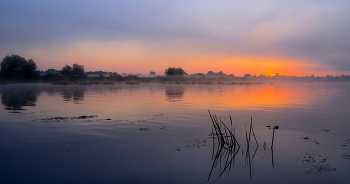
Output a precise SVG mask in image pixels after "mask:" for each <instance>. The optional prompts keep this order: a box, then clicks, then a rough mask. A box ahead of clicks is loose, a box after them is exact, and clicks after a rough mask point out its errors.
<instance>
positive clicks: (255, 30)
mask: <svg viewBox="0 0 350 184" xmlns="http://www.w3.org/2000/svg"><path fill="white" fill-rule="evenodd" d="M349 7H350V1H346V0H332V1H331V0H293V1H291V0H288V1H287V0H246V1H238V0H237V1H236V0H216V1H212V0H176V1H174V0H125V1H124V0H120V1H117V0H99V1H97V0H96V1H92V0H50V1H47V0H30V1H28V0H1V1H0V57H1V58H4V57H5V56H6V55H11V54H16V55H20V56H22V57H25V58H26V59H33V60H34V61H35V62H36V64H37V66H38V69H40V70H47V69H50V68H54V69H57V70H60V69H62V67H63V66H64V65H66V64H68V65H73V64H74V63H78V64H81V65H84V67H85V71H107V72H118V73H142V74H149V72H150V71H152V70H153V71H155V72H156V73H157V74H164V71H165V69H166V68H168V67H182V68H183V69H184V70H185V71H186V72H187V73H189V74H192V73H207V72H208V71H214V72H219V71H222V72H224V73H226V74H234V75H236V76H243V75H244V74H248V73H249V74H252V75H255V74H256V75H260V74H264V75H274V74H275V73H279V74H280V75H288V76H306V75H311V74H315V75H316V76H326V75H342V74H344V75H350V52H349V51H350V36H349V33H350V11H349Z"/></svg>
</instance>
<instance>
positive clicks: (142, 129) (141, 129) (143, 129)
mask: <svg viewBox="0 0 350 184" xmlns="http://www.w3.org/2000/svg"><path fill="white" fill-rule="evenodd" d="M139 130H140V131H147V130H150V128H139Z"/></svg>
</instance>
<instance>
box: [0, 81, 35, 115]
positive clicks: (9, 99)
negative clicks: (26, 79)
mask: <svg viewBox="0 0 350 184" xmlns="http://www.w3.org/2000/svg"><path fill="white" fill-rule="evenodd" d="M1 94H2V95H1V103H2V104H3V105H4V106H5V107H4V109H5V110H11V111H12V113H19V112H18V111H22V110H26V109H23V108H22V107H23V106H35V102H36V101H37V99H38V95H39V94H40V90H39V89H37V88H28V87H27V86H13V87H10V88H4V89H2V90H1Z"/></svg>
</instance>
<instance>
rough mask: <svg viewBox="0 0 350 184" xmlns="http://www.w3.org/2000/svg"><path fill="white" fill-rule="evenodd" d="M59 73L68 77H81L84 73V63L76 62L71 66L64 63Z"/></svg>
mask: <svg viewBox="0 0 350 184" xmlns="http://www.w3.org/2000/svg"><path fill="white" fill-rule="evenodd" d="M60 74H61V75H62V76H63V77H67V78H69V79H73V78H81V77H83V76H84V74H85V71H84V65H78V64H77V63H76V64H73V67H71V66H69V65H65V66H64V67H63V68H62V70H60Z"/></svg>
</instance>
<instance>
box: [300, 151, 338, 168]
mask: <svg viewBox="0 0 350 184" xmlns="http://www.w3.org/2000/svg"><path fill="white" fill-rule="evenodd" d="M328 159H329V157H325V156H322V155H321V154H319V153H318V151H317V150H316V149H314V150H310V151H308V152H303V153H300V155H299V157H297V162H301V163H303V164H311V169H309V170H307V171H305V172H304V174H311V173H322V171H335V169H334V168H330V166H329V164H328V163H327V161H328Z"/></svg>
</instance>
